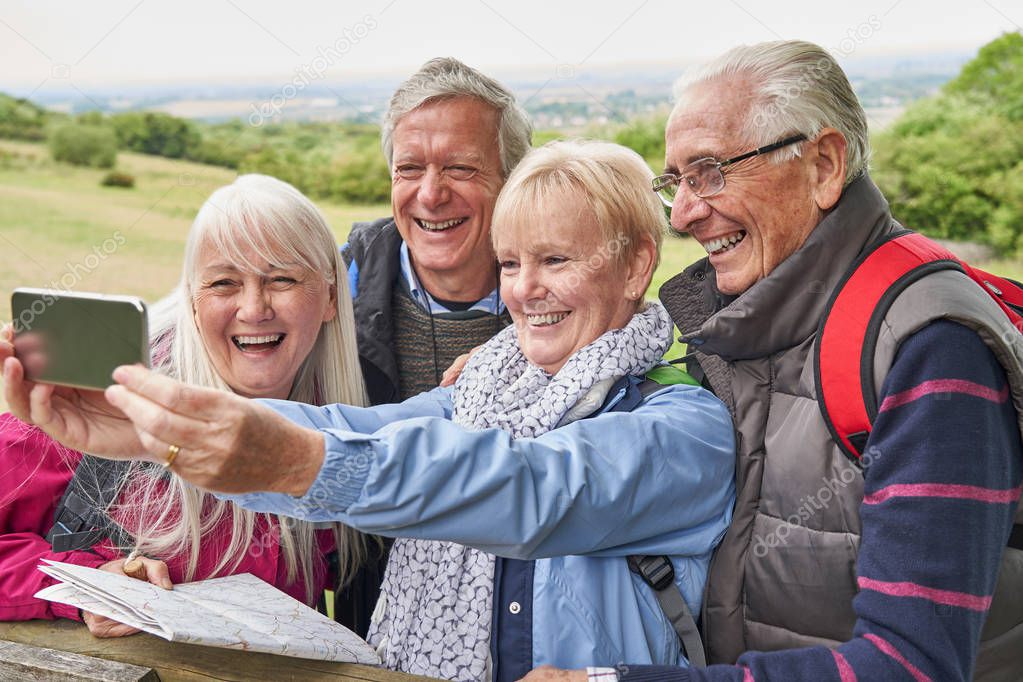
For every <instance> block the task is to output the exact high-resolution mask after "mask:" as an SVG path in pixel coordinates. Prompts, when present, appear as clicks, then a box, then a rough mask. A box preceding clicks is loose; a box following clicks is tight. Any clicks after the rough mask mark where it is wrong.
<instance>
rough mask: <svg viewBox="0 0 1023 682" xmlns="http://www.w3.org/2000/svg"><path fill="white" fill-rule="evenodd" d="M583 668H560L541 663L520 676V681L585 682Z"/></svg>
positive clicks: (585, 676) (585, 677)
mask: <svg viewBox="0 0 1023 682" xmlns="http://www.w3.org/2000/svg"><path fill="white" fill-rule="evenodd" d="M586 679H587V675H586V671H585V670H562V669H561V668H555V667H554V666H552V665H541V666H540V667H539V668H535V669H533V670H531V671H530V672H529V674H528V675H526V676H525V677H523V678H522V682H586Z"/></svg>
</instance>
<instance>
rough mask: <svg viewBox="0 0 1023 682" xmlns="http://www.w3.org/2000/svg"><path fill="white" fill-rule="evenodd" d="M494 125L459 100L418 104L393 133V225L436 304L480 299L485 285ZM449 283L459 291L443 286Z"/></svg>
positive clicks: (496, 167) (490, 258) (474, 103)
mask: <svg viewBox="0 0 1023 682" xmlns="http://www.w3.org/2000/svg"><path fill="white" fill-rule="evenodd" d="M498 123H499V117H498V113H497V111H496V110H495V109H494V108H492V107H491V106H489V105H487V104H485V103H484V102H482V101H480V100H477V99H473V98H470V97H459V98H456V99H451V100H442V101H439V102H434V103H428V104H425V105H423V106H421V107H419V108H418V109H415V110H413V111H411V112H410V113H408V114H406V115H405V116H403V117H402V118H401V119H400V120H399V121H398V123H397V125H395V127H394V134H393V138H392V139H393V144H394V154H393V165H394V171H393V173H392V187H391V207H392V209H393V211H394V220H395V223H397V226H398V232H400V233H401V237H402V239H403V240H404V241H405V243H406V244H408V247H409V252H410V253H411V255H412V263H413V265H414V267H415V269H416V274H417V275H419V278H420V279H421V280H422V282H423V285H424V286H425V287H426V288H427V290H429V291H430V292H431V293H433V294H435V295H438V296H441V297H442V298H448V297H452V296H455V297H456V298H454V299H453V300H469V299H468V298H466V296H468V297H469V298H472V297H473V296H476V298H480V297H482V296H485V295H486V294H487V293H488V292H489V291H490V289H491V288H492V286H493V271H494V254H493V250H492V248H491V245H490V219H491V215H492V214H493V211H494V202H495V201H496V199H497V194H498V192H499V191H500V189H501V185H502V183H503V179H502V177H501V158H500V149H499V147H498V142H497V136H498V135H497V134H498ZM451 281H457V282H461V283H463V285H464V288H465V289H466V291H464V292H460V291H457V290H454V289H452V287H451V286H450V285H449V284H448V285H445V284H443V283H444V282H449V283H450V282H451ZM477 294H478V295H477ZM473 300H475V299H473Z"/></svg>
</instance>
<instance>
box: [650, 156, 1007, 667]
mask: <svg viewBox="0 0 1023 682" xmlns="http://www.w3.org/2000/svg"><path fill="white" fill-rule="evenodd" d="M897 229H901V228H900V226H899V225H898V223H896V222H895V221H894V220H892V218H891V215H890V213H889V211H888V204H887V202H886V201H885V200H884V197H882V196H881V193H880V192H879V191H878V189H877V187H876V186H875V185H874V184H873V182H872V181H871V180H870V179H869V177H866V176H864V177H861V178H859V179H857V180H856V181H854V182H853V183H851V184H850V185H849V187H847V188H846V190H845V192H844V194H843V196H842V199H841V201H840V202H839V204H838V205H837V206H836V207H835V209H834V210H833V211H832V212H831V213H829V214H828V216H827V217H826V218H825V219H824V220H823V221H821V223H820V224H819V225H818V226H817V227H816V229H815V230H814V231H813V233H812V234H811V235H810V237H809V238H808V239H807V241H806V243H805V244H804V245H803V246H802V247H801V248H800V249H799V250H798V251H797V252H796V253H794V254H793V255H792V256H790V257H789V258H788V259H786V260H785V261H784V262H782V263H781V264H780V265H779V266H778V267H777V268H775V269H774V271H772V272H771V274H770V275H769V276H768V277H766V278H764V279H763V280H761V281H759V282H757V283H756V284H755V285H754V286H753V287H751V288H750V289H749V290H747V291H746V292H745V293H743V294H742V296H740V297H738V298H736V299H734V300H729V299H726V298H724V297H723V296H722V295H721V294H720V293H719V292H718V291H717V287H716V286H715V285H714V270H713V269H712V268H711V267H710V266H709V264H708V262H707V260H706V259H704V260H702V261H700V262H698V263H696V264H694V265H693V266H691V267H689V268H687V269H686V270H685V271H684V272H682V273H681V274H680V275H678V276H676V277H675V278H673V279H672V280H670V281H669V282H667V283H666V284H665V285H664V286H663V287H662V289H661V292H660V295H661V300H662V301H663V302H664V305H665V307H666V308H667V309H668V312H669V313H670V314H671V316H672V318H673V319H674V320H675V323H676V325H677V326H678V328H679V329H680V330H681V331H682V335H683V337H684V338H685V339H686V340H687V342H688V343H689V350H690V352H692V353H693V354H694V357H695V358H696V360H698V362H699V364H700V366H701V368H702V369H703V371H704V372H705V373H706V376H707V380H708V381H709V383H710V385H711V387H712V388H713V389H714V391H715V393H716V394H717V395H718V396H719V397H720V398H721V399H722V400H723V401H724V402H725V403H726V404H727V405H728V407H729V409H730V410H731V412H732V416H733V419H734V421H735V425H736V429H737V431H738V439H737V462H736V465H737V466H736V491H737V496H738V497H737V500H736V509H735V514H734V517H733V521H732V524H731V526H730V527H729V529H728V532H727V533H726V534H725V538H724V540H723V541H722V543H721V545H720V546H719V547H718V549H717V552H716V554H715V557H714V560H713V562H712V564H711V569H710V576H709V580H708V584H707V593H706V598H705V600H704V601H705V605H704V613H703V628H704V634H705V637H706V641H707V649H708V660H709V661H710V662H712V663H714V662H718V663H734V662H735V660H736V659H737V658H738V657H739V655H740V654H742V653H743V652H744V651H747V650H758V651H771V650H779V649H789V648H795V647H802V646H813V645H824V646H837V645H838V644H840V643H842V642H845V641H847V640H849V639H851V638H852V635H853V626H854V624H855V622H856V617H855V614H854V612H853V609H852V600H853V597H854V596H855V595H856V592H857V586H856V556H857V552H858V549H859V542H860V516H859V507H860V503H861V502H862V500H863V479H862V475H861V474H860V472H859V470H858V469H856V468H855V467H854V466H853V465H852V464H851V463H850V462H849V460H848V459H847V458H846V456H845V455H844V454H843V453H842V452H841V450H839V448H838V447H837V446H836V445H835V443H834V441H833V440H832V437H831V435H830V433H829V431H828V428H827V426H826V424H825V423H824V419H823V417H822V416H821V412H820V409H819V407H818V405H817V399H816V390H815V386H814V362H813V347H814V342H815V340H816V336H817V329H818V326H819V324H820V322H821V319H822V316H823V315H824V313H825V308H826V304H827V302H828V299H829V296H830V294H831V292H832V291H833V290H834V289H835V288H836V287H837V286H838V284H839V282H840V279H841V278H842V276H843V275H844V274H845V272H846V271H847V269H848V268H849V267H850V265H851V264H852V263H853V262H854V261H855V259H856V257H857V256H858V255H859V254H860V252H861V251H862V250H863V249H864V248H865V247H866V246H867V245H869V244H871V243H873V242H874V241H876V240H877V239H879V238H881V237H883V236H885V235H887V234H890V233H891V232H893V231H895V230H897ZM939 318H945V319H951V320H954V321H956V322H959V323H961V324H964V325H966V326H968V327H970V328H972V329H974V330H976V331H977V333H978V335H979V336H980V337H981V338H982V339H983V340H984V342H985V343H986V344H987V345H988V346H989V347H990V348H991V350H992V351H993V352H994V354H995V356H996V357H997V358H998V359H999V361H1000V362H1001V364H1002V366H1003V367H1004V368H1005V370H1006V373H1007V375H1008V378H1009V383H1010V387H1011V391H1012V396H1013V400H1014V404H1015V407H1016V411H1017V413H1019V414H1020V415H1023V335H1020V333H1019V332H1018V331H1016V330H1015V328H1013V327H1012V326H1011V325H1010V324H1009V322H1008V321H1007V320H1006V319H1005V316H1004V315H1003V314H1002V313H1001V311H1000V310H999V308H998V307H997V306H996V305H995V304H994V303H993V302H992V301H991V299H990V298H989V297H988V295H987V294H986V293H985V292H983V291H982V290H980V288H979V287H977V286H976V285H975V284H974V283H972V281H970V280H969V279H968V278H967V277H966V276H965V275H963V274H962V273H959V272H954V271H941V272H937V273H935V274H932V275H928V276H926V277H924V278H922V279H921V280H919V281H917V282H916V283H914V284H912V285H911V286H910V287H908V288H907V289H906V290H905V291H904V292H903V293H902V294H901V295H900V296H899V297H898V298H897V299H896V301H895V303H894V304H893V305H892V307H891V309H890V311H889V313H888V315H887V317H886V318H885V322H886V324H885V325H883V326H882V329H883V330H884V331H883V332H882V334H881V336H880V338H879V339H878V343H877V350H876V353H875V367H876V371H875V377H874V380H875V383H874V385H875V386H876V387H878V390H879V389H880V387H881V386H882V384H883V382H884V378H885V375H886V374H887V371H888V368H889V367H890V366H891V363H892V360H893V359H894V356H895V353H896V351H897V350H898V347H899V344H900V343H901V342H902V340H903V339H905V338H907V337H908V336H910V335H911V334H913V333H914V332H916V331H918V330H919V329H921V328H922V327H924V326H925V325H926V324H928V323H929V322H931V321H933V320H935V319H939ZM1021 429H1023V422H1021ZM1020 518H1021V516H1018V517H1017V519H1018V520H1019V519H1020ZM975 679H984V680H1002V679H1005V680H1009V679H1012V680H1019V679H1023V552H1020V551H1017V550H1012V549H1007V550H1006V551H1005V554H1004V555H1003V559H1002V567H1001V573H1000V574H999V582H998V587H997V590H996V592H995V598H994V600H993V602H992V607H991V611H990V612H989V615H988V620H987V624H986V626H985V630H984V633H983V637H982V644H981V650H980V656H979V658H978V661H977V666H976V671H975Z"/></svg>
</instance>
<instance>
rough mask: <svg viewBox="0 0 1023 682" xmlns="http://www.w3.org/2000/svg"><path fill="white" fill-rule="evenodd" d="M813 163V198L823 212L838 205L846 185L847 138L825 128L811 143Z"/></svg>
mask: <svg viewBox="0 0 1023 682" xmlns="http://www.w3.org/2000/svg"><path fill="white" fill-rule="evenodd" d="M810 145H811V146H810V150H809V151H810V153H811V160H812V161H813V198H814V201H815V202H816V203H817V207H818V208H819V209H820V210H821V211H828V210H830V209H831V208H832V207H833V206H834V205H835V204H837V203H838V199H839V197H841V196H842V189H843V186H844V185H845V169H846V149H847V147H848V143H847V142H846V140H845V136H844V135H843V134H842V133H840V132H838V131H837V130H835V129H834V128H825V129H823V130H822V131H821V132H820V133H818V134H817V139H816V140H813V141H811V143H810Z"/></svg>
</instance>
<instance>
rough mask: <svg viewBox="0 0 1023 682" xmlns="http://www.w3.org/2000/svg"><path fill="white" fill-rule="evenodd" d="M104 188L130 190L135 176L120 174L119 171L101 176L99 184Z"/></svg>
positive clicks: (133, 184)
mask: <svg viewBox="0 0 1023 682" xmlns="http://www.w3.org/2000/svg"><path fill="white" fill-rule="evenodd" d="M99 184H101V185H102V186H104V187H126V188H128V189H131V188H132V187H134V186H135V176H134V175H132V174H130V173H122V172H120V171H110V172H109V173H107V174H106V175H104V176H103V179H102V180H100V183H99Z"/></svg>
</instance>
